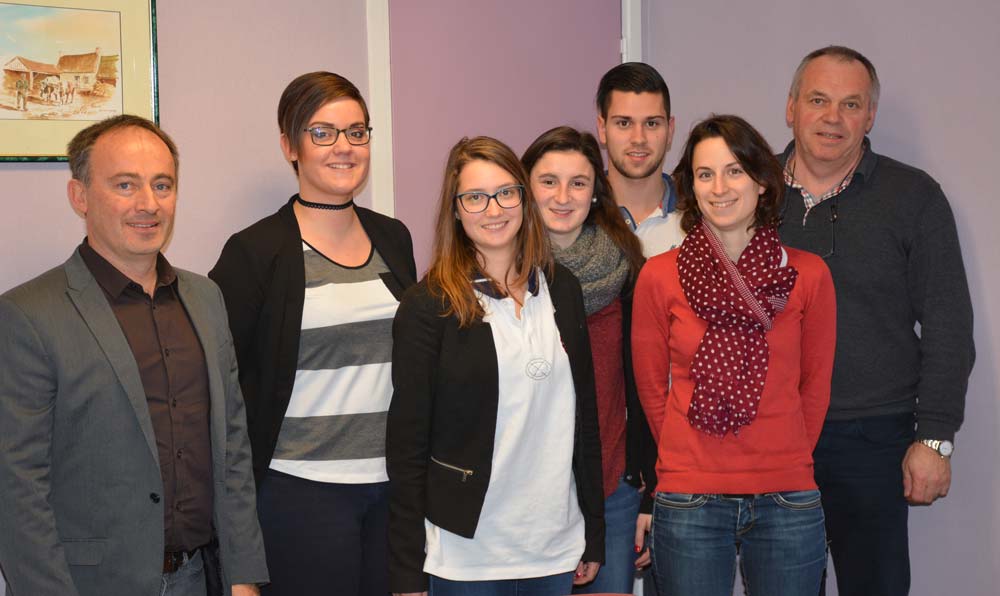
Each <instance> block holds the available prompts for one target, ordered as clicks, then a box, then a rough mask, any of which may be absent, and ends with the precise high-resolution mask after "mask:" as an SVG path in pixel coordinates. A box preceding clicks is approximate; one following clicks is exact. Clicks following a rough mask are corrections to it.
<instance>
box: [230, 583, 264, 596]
mask: <svg viewBox="0 0 1000 596" xmlns="http://www.w3.org/2000/svg"><path fill="white" fill-rule="evenodd" d="M233 596H260V588H258V587H257V586H255V585H253V584H233Z"/></svg>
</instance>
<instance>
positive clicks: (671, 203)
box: [618, 172, 677, 232]
mask: <svg viewBox="0 0 1000 596" xmlns="http://www.w3.org/2000/svg"><path fill="white" fill-rule="evenodd" d="M660 175H661V176H663V199H661V200H660V215H659V216H660V217H664V218H665V217H667V216H668V215H670V214H671V213H673V211H674V209H675V208H676V207H677V190H676V189H675V188H674V179H673V178H671V177H670V175H669V174H667V173H666V172H661V173H660ZM618 210H619V211H621V214H622V217H624V218H625V222H626V223H627V224H628V225H629V227H630V228H632V231H633V232H634V231H635V229H636V228H637V227H639V226H638V224H636V222H635V218H634V217H632V214H631V213H629V210H628V209H626V208H625V207H624V206H621V205H619V206H618Z"/></svg>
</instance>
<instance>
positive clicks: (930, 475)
mask: <svg viewBox="0 0 1000 596" xmlns="http://www.w3.org/2000/svg"><path fill="white" fill-rule="evenodd" d="M950 487H951V460H950V459H948V458H947V457H941V456H940V455H939V454H938V452H937V451H934V450H933V449H931V448H930V447H928V446H927V445H924V444H923V443H914V444H912V445H910V448H909V449H907V450H906V456H905V457H904V458H903V496H904V497H906V500H907V501H909V503H910V504H911V505H930V504H931V503H933V502H934V501H935V500H936V499H939V498H941V497H946V496H948V489H949V488H950Z"/></svg>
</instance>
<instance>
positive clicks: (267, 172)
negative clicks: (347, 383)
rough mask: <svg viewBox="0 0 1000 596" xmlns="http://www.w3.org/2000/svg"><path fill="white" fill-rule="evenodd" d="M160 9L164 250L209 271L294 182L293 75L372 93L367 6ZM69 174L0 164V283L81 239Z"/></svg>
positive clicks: (304, 3) (185, 0) (28, 272)
mask: <svg viewBox="0 0 1000 596" xmlns="http://www.w3.org/2000/svg"><path fill="white" fill-rule="evenodd" d="M157 9H158V10H157V13H158V15H157V16H158V31H157V33H158V37H159V52H158V56H159V80H160V124H161V125H162V126H163V128H164V130H166V131H167V132H168V133H169V134H170V135H171V136H173V138H174V140H175V141H176V142H177V145H178V147H179V148H180V153H181V168H180V187H179V196H180V200H179V204H178V211H177V225H176V229H175V233H174V238H173V241H172V242H171V244H170V246H169V247H168V250H167V256H168V257H169V258H170V259H171V261H173V262H175V263H177V264H179V265H181V266H183V267H185V268H188V269H193V270H195V271H198V272H202V273H204V272H206V271H208V269H210V268H211V266H212V265H213V264H214V263H215V259H216V258H217V257H218V254H219V251H220V250H221V248H222V244H223V243H224V242H225V240H226V238H227V237H228V236H229V235H230V234H232V233H233V232H235V231H237V230H239V229H241V228H243V227H245V226H246V225H248V224H250V223H252V222H253V221H256V220H257V219H259V218H261V217H263V216H264V215H266V214H268V213H270V212H272V211H274V210H275V209H277V208H278V207H279V206H280V205H281V204H282V203H283V202H284V201H285V200H286V199H287V198H288V197H289V196H290V195H291V194H292V193H294V192H295V189H296V184H295V177H294V173H293V172H292V171H291V168H290V167H289V166H288V165H287V164H286V163H285V161H284V158H283V157H282V155H281V150H280V148H279V146H278V127H277V123H276V110H277V105H278V97H279V96H280V95H281V91H282V89H284V87H285V85H286V84H287V83H288V82H289V81H291V79H292V78H294V77H295V76H297V75H299V74H302V73H304V72H309V71H312V70H320V69H324V70H332V71H335V72H338V73H340V74H343V75H344V76H346V77H347V78H349V79H351V80H352V81H354V83H355V84H357V85H358V87H359V88H360V89H361V90H362V93H366V91H365V90H366V89H367V86H368V80H367V61H366V59H365V53H366V50H365V6H364V1H363V0H351V1H350V2H338V3H337V9H336V15H335V17H336V18H333V16H334V15H331V12H332V11H331V8H330V3H329V2H325V1H323V0H296V2H295V9H294V10H292V9H289V8H287V7H286V6H285V5H283V4H281V3H274V2H268V1H266V0H255V1H252V2H247V1H245V0H243V1H236V0H220V1H217V2H207V3H206V2H198V1H196V0H168V1H163V0H161V2H159V3H158V6H157ZM320 17H321V18H320ZM68 178H69V168H68V167H67V166H66V164H65V163H58V164H13V163H4V164H0V195H2V198H3V200H4V203H5V204H6V209H7V211H6V214H5V216H4V217H3V218H0V254H3V255H5V256H4V260H3V266H2V268H0V291H3V290H6V289H8V288H10V287H12V286H14V285H17V284H18V283H20V282H22V281H25V280H27V279H29V278H31V277H33V276H35V275H37V274H38V273H40V272H41V271H43V270H44V269H46V268H48V267H51V266H54V265H56V264H58V263H61V262H63V261H64V260H65V259H66V258H67V257H68V256H69V254H70V252H71V251H72V249H73V247H75V246H76V245H77V244H79V242H80V240H81V238H83V235H84V229H83V223H82V222H81V221H80V220H79V218H77V216H76V215H75V214H74V213H73V212H72V211H71V210H70V208H69V205H68V203H67V201H66V198H65V197H66V190H65V188H66V182H67V180H68ZM362 202H365V200H364V199H363V200H362Z"/></svg>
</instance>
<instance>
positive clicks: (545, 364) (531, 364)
mask: <svg viewBox="0 0 1000 596" xmlns="http://www.w3.org/2000/svg"><path fill="white" fill-rule="evenodd" d="M524 372H525V373H526V374H527V375H528V376H529V377H531V378H532V379H534V380H536V381H541V380H542V379H546V378H548V376H549V374H550V373H551V372H552V364H550V363H549V361H548V360H546V359H544V358H532V359H531V360H529V361H528V364H527V365H526V366H525V367H524Z"/></svg>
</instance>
